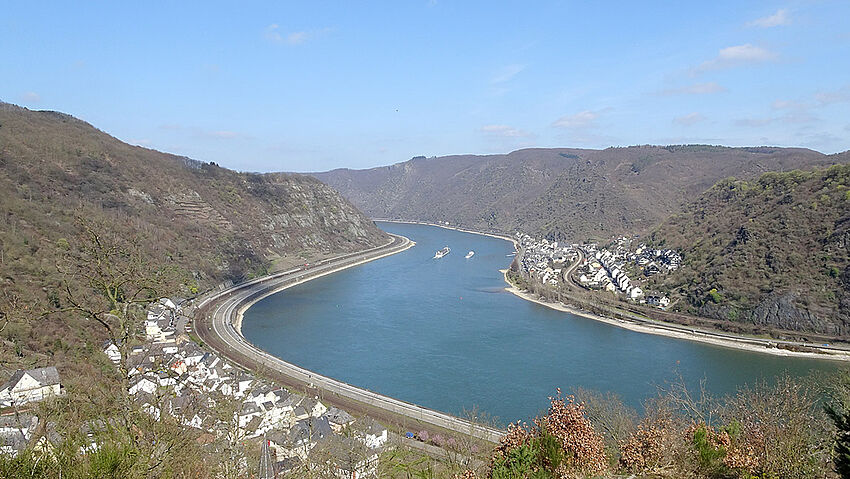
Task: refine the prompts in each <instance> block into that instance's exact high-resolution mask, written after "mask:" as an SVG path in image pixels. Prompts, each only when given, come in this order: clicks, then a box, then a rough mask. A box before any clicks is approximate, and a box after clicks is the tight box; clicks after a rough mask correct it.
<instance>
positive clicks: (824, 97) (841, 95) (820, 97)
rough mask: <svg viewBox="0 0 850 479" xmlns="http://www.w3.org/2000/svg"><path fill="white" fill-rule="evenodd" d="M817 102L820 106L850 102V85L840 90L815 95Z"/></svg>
mask: <svg viewBox="0 0 850 479" xmlns="http://www.w3.org/2000/svg"><path fill="white" fill-rule="evenodd" d="M815 101H816V102H817V103H818V105H820V106H826V105H832V104H835V103H843V102H846V101H850V85H844V86H843V87H841V88H839V89H838V90H832V91H821V92H818V93H816V94H815Z"/></svg>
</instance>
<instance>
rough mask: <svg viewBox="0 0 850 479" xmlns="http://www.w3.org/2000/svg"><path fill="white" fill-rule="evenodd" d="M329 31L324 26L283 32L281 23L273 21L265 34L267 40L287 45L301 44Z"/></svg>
mask: <svg viewBox="0 0 850 479" xmlns="http://www.w3.org/2000/svg"><path fill="white" fill-rule="evenodd" d="M327 31H329V29H328V28H323V29H321V30H315V31H300V32H289V33H285V32H282V31H281V29H280V25H278V24H277V23H272V24H271V25H269V26H267V27H266V29H265V33H264V34H263V36H264V37H265V39H266V40H268V41H270V42H272V43H282V44H287V45H300V44H302V43H304V42H306V41H307V40H309V39H311V38H314V37H316V36H318V35H320V34H322V33H326V32H327Z"/></svg>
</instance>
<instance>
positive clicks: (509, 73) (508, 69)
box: [490, 64, 525, 83]
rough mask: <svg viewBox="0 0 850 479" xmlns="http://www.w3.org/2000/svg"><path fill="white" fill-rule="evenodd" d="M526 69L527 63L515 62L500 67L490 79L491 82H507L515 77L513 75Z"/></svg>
mask: <svg viewBox="0 0 850 479" xmlns="http://www.w3.org/2000/svg"><path fill="white" fill-rule="evenodd" d="M523 70H525V65H519V64H513V65H506V66H504V67H502V68H501V69H499V71H497V72H496V74H495V75H493V78H491V79H490V83H505V82H508V81H510V80H512V79H513V77H515V76H517V74H519V73H520V72H522V71H523Z"/></svg>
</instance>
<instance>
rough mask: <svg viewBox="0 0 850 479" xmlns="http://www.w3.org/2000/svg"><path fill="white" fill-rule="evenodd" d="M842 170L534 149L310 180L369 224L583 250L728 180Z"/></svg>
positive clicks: (788, 162) (792, 154)
mask: <svg viewBox="0 0 850 479" xmlns="http://www.w3.org/2000/svg"><path fill="white" fill-rule="evenodd" d="M833 157H836V158H839V159H835V158H833ZM836 161H847V160H846V159H843V160H842V159H840V155H825V154H823V153H819V152H816V151H813V150H808V149H804V148H778V147H747V148H732V147H719V146H709V145H672V146H666V147H660V146H633V147H625V148H614V147H612V148H607V149H605V150H591V149H579V148H531V149H523V150H517V151H514V152H511V153H508V154H503V155H452V156H445V157H431V158H424V157H416V158H413V159H411V160H408V161H406V162H401V163H396V164H394V165H388V166H381V167H375V168H370V169H365V170H351V169H336V170H331V171H327V172H317V173H310V174H311V175H312V176H314V177H316V178H318V179H320V180H321V181H323V182H325V183H327V184H329V185H330V186H332V187H334V188H335V189H337V190H338V191H340V193H342V194H343V196H345V197H346V198H348V199H349V200H350V201H351V202H352V203H353V204H354V205H356V206H357V207H358V208H360V209H361V210H362V211H364V212H365V213H366V214H368V215H370V216H372V217H380V218H396V219H410V220H419V221H428V222H434V223H441V224H442V223H445V222H449V224H452V225H455V226H463V227H467V228H471V229H477V230H482V231H498V232H502V233H512V232H514V231H517V230H521V231H524V232H527V233H530V234H537V235H542V236H546V237H548V238H550V239H561V240H569V241H583V240H586V239H604V238H608V237H610V236H613V235H618V234H631V233H647V232H649V231H651V230H652V228H653V227H655V226H657V225H658V224H660V223H661V222H662V221H663V220H664V219H665V218H666V217H667V216H669V215H670V214H672V213H674V212H676V211H678V209H679V208H681V206H682V205H684V204H685V202H686V201H687V200H688V199H692V198H694V197H696V196H697V195H699V194H700V193H702V192H703V191H705V190H707V189H708V188H710V187H711V186H712V185H713V184H715V183H716V182H717V181H720V180H722V179H723V178H727V177H729V176H735V177H742V178H754V177H757V176H758V175H759V174H761V173H765V172H768V171H787V170H791V169H796V168H804V169H807V168H812V167H815V166H829V165H831V164H832V163H834V162H836Z"/></svg>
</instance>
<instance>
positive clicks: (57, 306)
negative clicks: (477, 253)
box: [0, 103, 389, 365]
mask: <svg viewBox="0 0 850 479" xmlns="http://www.w3.org/2000/svg"><path fill="white" fill-rule="evenodd" d="M81 219H82V220H84V221H86V222H88V223H90V224H94V225H97V227H98V228H103V229H104V230H105V232H106V233H109V234H110V235H113V236H116V237H121V238H127V239H132V240H133V241H134V242H135V243H136V247H137V248H138V249H139V252H140V253H142V255H143V256H144V257H145V258H147V259H149V260H150V261H152V262H155V263H158V264H162V265H163V266H164V267H173V268H176V269H179V270H180V271H182V272H184V273H185V277H186V278H187V279H186V284H184V285H183V286H184V288H185V290H184V291H174V292H172V293H170V294H175V295H183V296H184V297H185V296H188V295H191V294H194V293H196V292H197V291H199V290H200V291H203V290H205V289H208V288H211V287H213V286H215V285H217V284H218V283H221V282H224V281H228V280H230V281H238V280H241V279H244V278H250V277H255V276H259V275H262V274H265V273H267V272H269V271H272V270H275V269H278V268H281V267H292V266H293V265H301V264H303V263H305V262H308V261H313V259H315V258H321V257H326V256H330V255H334V254H339V253H346V252H353V251H357V250H362V249H366V248H370V247H374V246H378V245H381V244H384V243H385V242H386V241H388V239H389V237H388V236H387V235H386V234H385V233H383V232H382V231H380V230H379V229H378V228H377V227H376V226H375V224H374V223H373V222H372V221H371V220H369V219H368V218H367V217H365V216H364V215H363V214H362V213H361V212H359V211H358V210H357V209H356V208H354V207H353V206H352V205H351V204H350V203H349V202H348V201H346V200H344V199H343V198H342V197H341V196H340V195H339V194H338V193H337V192H336V191H334V190H333V189H332V188H330V187H329V186H327V185H325V184H323V183H321V182H319V181H318V180H316V179H314V178H312V177H308V176H304V175H294V174H284V173H269V174H256V173H239V172H235V171H231V170H228V169H225V168H221V167H219V166H218V165H216V164H215V163H204V162H200V161H197V160H192V159H189V158H186V157H180V156H176V155H171V154H167V153H161V152H158V151H155V150H151V149H147V148H143V147H138V146H132V145H128V144H126V143H124V142H121V141H120V140H118V139H116V138H114V137H112V136H110V135H108V134H106V133H104V132H103V131H101V130H98V129H97V128H95V127H93V126H92V125H90V124H88V123H86V122H84V121H82V120H79V119H77V118H75V117H73V116H71V115H68V114H65V113H59V112H51V111H47V112H41V111H32V110H28V109H25V108H21V107H18V106H15V105H12V104H8V103H0V282H2V287H3V295H2V297H0V300H3V301H0V313H3V314H0V331H1V332H2V335H0V341H1V342H0V344H4V347H2V348H0V350H3V351H4V352H3V353H2V354H0V365H2V364H3V363H4V362H9V363H19V362H20V361H22V360H24V359H25V358H29V359H26V360H27V361H34V360H35V359H34V358H37V357H38V356H39V355H40V354H44V353H50V354H54V353H56V352H57V350H58V349H61V348H58V346H54V345H53V342H54V341H56V340H60V342H61V341H64V342H68V341H70V340H71V339H73V341H71V343H73V346H72V347H74V348H79V347H85V346H84V345H85V344H86V343H91V341H97V338H98V337H100V332H99V331H98V330H97V328H96V327H92V325H91V324H90V323H85V322H81V321H80V320H79V318H75V317H73V316H72V315H68V314H63V313H61V309H62V307H63V306H64V305H63V304H62V301H61V297H62V296H63V295H64V292H63V291H64V286H65V284H66V283H67V282H68V281H70V286H71V290H72V291H86V290H87V286H86V285H85V284H83V283H81V281H80V279H79V278H73V277H70V278H69V277H68V276H67V275H63V274H62V273H61V272H60V271H58V264H59V263H60V261H61V259H62V258H63V256H64V255H65V252H66V251H67V250H68V249H69V248H71V249H73V248H74V247H75V244H74V242H75V239H77V235H78V233H79V231H78V224H77V223H78V221H79V220H81ZM12 299H16V301H17V302H18V303H19V304H25V305H27V308H28V310H29V311H31V312H32V313H27V314H35V313H36V312H39V311H48V312H51V313H50V314H49V315H47V316H45V317H44V318H42V319H40V320H39V321H22V322H19V323H16V324H13V325H10V326H9V327H7V328H5V330H4V329H3V328H4V326H5V324H4V323H3V319H4V317H5V314H6V307H7V306H9V304H8V303H9V302H10V301H11V300H12ZM7 300H9V301H7ZM10 314H11V313H10ZM33 328H40V332H39V334H35V329H33ZM57 344H59V343H57ZM95 344H99V343H95ZM12 351H19V353H18V354H12Z"/></svg>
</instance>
